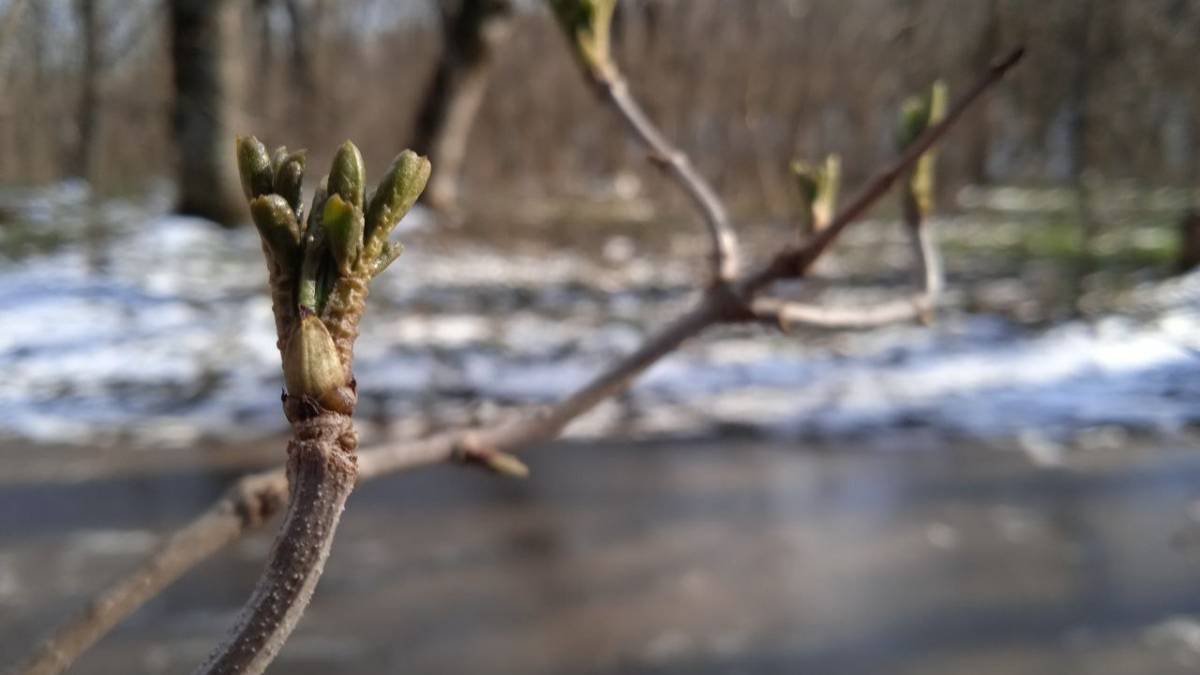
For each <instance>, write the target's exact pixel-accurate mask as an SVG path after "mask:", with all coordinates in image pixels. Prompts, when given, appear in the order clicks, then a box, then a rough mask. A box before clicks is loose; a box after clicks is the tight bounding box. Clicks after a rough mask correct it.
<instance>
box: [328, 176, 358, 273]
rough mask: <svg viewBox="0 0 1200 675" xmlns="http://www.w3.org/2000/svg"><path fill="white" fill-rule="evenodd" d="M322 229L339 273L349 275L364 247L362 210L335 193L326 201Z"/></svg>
mask: <svg viewBox="0 0 1200 675" xmlns="http://www.w3.org/2000/svg"><path fill="white" fill-rule="evenodd" d="M321 227H322V228H323V229H324V230H325V241H326V244H327V245H328V247H329V252H330V253H332V254H333V259H334V261H335V262H336V263H337V268H338V273H340V274H342V275H343V276H346V275H349V274H350V268H351V267H353V266H354V263H356V262H357V261H358V256H359V253H361V252H362V247H363V212H362V209H360V208H358V207H357V206H354V205H353V204H348V203H346V201H345V200H344V199H343V198H342V195H340V194H338V193H334V194H332V195H330V196H329V198H328V199H326V200H325V212H324V213H323V214H322V215H321Z"/></svg>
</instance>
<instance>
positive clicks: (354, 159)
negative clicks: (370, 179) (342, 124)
mask: <svg viewBox="0 0 1200 675" xmlns="http://www.w3.org/2000/svg"><path fill="white" fill-rule="evenodd" d="M366 176H367V170H366V168H365V167H364V166H363V158H362V153H360V152H359V151H358V148H357V147H356V146H355V145H354V144H353V143H351V142H350V141H346V142H345V143H342V147H340V148H338V151H337V154H336V155H334V156H333V166H332V167H331V168H330V169H329V194H331V195H335V194H336V195H341V197H342V200H344V201H345V202H346V203H347V204H350V205H352V206H357V207H358V208H360V209H361V208H362V207H363V184H364V183H365V181H366Z"/></svg>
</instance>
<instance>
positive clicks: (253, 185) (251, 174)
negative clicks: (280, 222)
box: [237, 136, 273, 199]
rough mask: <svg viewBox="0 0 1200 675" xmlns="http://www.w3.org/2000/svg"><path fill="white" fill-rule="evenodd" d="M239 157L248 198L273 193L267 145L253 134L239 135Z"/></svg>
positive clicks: (239, 166) (243, 187) (243, 189)
mask: <svg viewBox="0 0 1200 675" xmlns="http://www.w3.org/2000/svg"><path fill="white" fill-rule="evenodd" d="M237 158H238V172H239V173H240V174H241V176H242V191H243V192H245V194H246V199H254V198H255V197H261V196H263V195H269V194H271V192H272V182H273V180H272V179H273V175H272V172H271V158H270V157H269V156H268V155H267V148H266V146H265V145H263V144H262V143H260V142H259V140H258V139H257V138H255V137H253V136H238V139H237Z"/></svg>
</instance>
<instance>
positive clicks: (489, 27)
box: [410, 0, 512, 210]
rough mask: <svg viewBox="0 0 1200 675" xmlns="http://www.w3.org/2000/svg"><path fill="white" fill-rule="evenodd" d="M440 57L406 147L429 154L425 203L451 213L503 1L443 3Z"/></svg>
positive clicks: (506, 12) (508, 16)
mask: <svg viewBox="0 0 1200 675" xmlns="http://www.w3.org/2000/svg"><path fill="white" fill-rule="evenodd" d="M441 13H442V35H443V47H442V58H441V60H440V61H439V62H438V66H437V71H436V72H435V73H434V76H433V80H432V81H431V82H430V83H429V87H428V88H427V90H426V93H425V97H424V103H423V106H422V108H421V111H420V113H419V115H418V117H417V126H416V130H415V134H414V137H413V141H412V143H411V144H410V146H411V147H412V148H413V149H414V150H416V151H417V152H418V153H421V154H424V155H428V156H429V158H430V161H431V162H432V163H433V166H434V167H436V168H435V170H434V174H433V177H432V178H431V180H430V182H429V189H427V190H426V191H425V195H424V199H425V202H426V203H427V204H428V205H430V206H432V207H433V208H436V209H439V210H453V209H454V208H455V207H456V206H457V202H458V186H459V180H460V178H461V176H462V167H463V162H464V160H465V159H466V154H467V140H468V138H469V137H470V135H471V128H472V127H473V126H474V124H475V118H476V116H477V115H478V113H479V108H480V106H481V105H482V104H483V96H484V94H485V93H486V91H487V85H488V79H489V76H490V74H491V65H492V53H493V52H494V51H495V49H496V48H497V47H498V46H499V45H500V44H501V43H503V42H504V40H505V39H506V38H507V37H508V33H509V29H510V27H511V26H510V24H511V20H512V5H511V4H510V3H509V1H508V0H460V1H459V2H458V3H457V4H454V5H453V6H452V5H451V2H450V1H449V0H443V4H442V5H441Z"/></svg>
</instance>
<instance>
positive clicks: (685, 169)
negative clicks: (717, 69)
mask: <svg viewBox="0 0 1200 675" xmlns="http://www.w3.org/2000/svg"><path fill="white" fill-rule="evenodd" d="M596 85H597V86H598V87H599V88H600V91H601V92H602V93H603V95H604V97H605V99H606V100H607V101H608V102H609V103H611V104H612V107H613V109H614V110H616V111H617V113H618V114H619V115H620V116H621V119H622V120H624V121H625V124H626V126H628V127H629V129H630V131H632V132H633V134H634V136H636V137H637V138H638V140H640V141H641V142H642V143H643V144H644V145H645V146H646V148H647V149H648V150H649V151H650V158H651V159H652V160H653V161H654V162H655V163H656V164H658V165H659V166H661V167H662V168H663V169H664V170H665V171H667V173H668V174H669V175H670V176H671V177H672V178H674V179H675V181H676V182H678V183H679V184H680V185H681V186H682V187H683V189H684V191H686V192H687V194H688V196H689V197H691V199H692V202H693V203H694V204H695V206H696V208H697V209H699V210H700V213H701V214H702V215H703V216H704V222H705V224H706V225H707V227H708V237H709V241H710V244H711V265H712V281H713V282H714V283H727V282H730V281H733V280H734V279H736V278H737V275H738V273H739V271H738V270H739V268H740V262H739V255H740V254H739V252H738V239H737V233H735V232H734V230H733V224H732V223H731V222H730V220H729V213H728V211H727V210H726V208H725V204H724V202H722V201H721V198H720V197H719V196H717V192H716V190H714V189H713V187H712V186H711V185H709V184H708V181H706V180H705V179H704V177H703V176H701V175H700V174H699V172H697V171H696V168H695V167H694V166H693V165H692V162H691V160H689V159H688V156H687V154H685V153H684V152H683V151H682V150H679V149H678V148H676V147H675V146H674V145H672V144H671V142H670V141H668V140H667V138H666V137H665V136H663V134H662V132H661V131H659V130H658V127H656V126H655V125H654V123H653V122H651V121H650V118H649V117H648V116H647V115H646V113H645V111H643V110H642V107H641V105H639V104H638V102H637V100H636V99H634V98H633V96H632V95H630V93H629V85H628V84H627V83H626V81H625V79H624V78H623V77H621V76H620V75H619V74H617V73H616V72H615V70H612V71H606V72H604V73H603V74H601V75H600V76H599V77H597V78H596Z"/></svg>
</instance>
